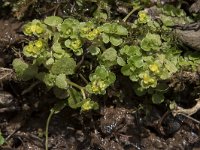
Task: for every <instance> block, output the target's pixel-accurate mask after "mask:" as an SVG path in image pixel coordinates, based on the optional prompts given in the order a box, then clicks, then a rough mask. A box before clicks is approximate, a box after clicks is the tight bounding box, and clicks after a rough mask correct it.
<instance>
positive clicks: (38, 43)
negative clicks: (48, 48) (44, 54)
mask: <svg viewBox="0 0 200 150" xmlns="http://www.w3.org/2000/svg"><path fill="white" fill-rule="evenodd" d="M35 46H36V47H37V48H42V47H43V41H42V40H37V41H35Z"/></svg>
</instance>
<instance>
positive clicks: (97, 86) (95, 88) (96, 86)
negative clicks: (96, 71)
mask: <svg viewBox="0 0 200 150" xmlns="http://www.w3.org/2000/svg"><path fill="white" fill-rule="evenodd" d="M91 89H92V92H94V93H101V92H102V91H104V90H105V89H106V84H105V82H104V81H101V80H95V81H94V82H92V86H91Z"/></svg>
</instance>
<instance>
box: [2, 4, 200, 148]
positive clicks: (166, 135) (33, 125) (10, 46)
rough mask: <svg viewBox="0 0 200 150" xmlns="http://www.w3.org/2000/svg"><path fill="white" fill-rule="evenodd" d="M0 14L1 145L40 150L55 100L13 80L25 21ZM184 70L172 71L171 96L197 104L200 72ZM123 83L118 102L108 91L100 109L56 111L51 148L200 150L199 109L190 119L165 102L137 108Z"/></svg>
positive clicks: (183, 103) (39, 89) (40, 88)
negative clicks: (168, 107)
mask: <svg viewBox="0 0 200 150" xmlns="http://www.w3.org/2000/svg"><path fill="white" fill-rule="evenodd" d="M48 6H51V5H48ZM51 7H52V6H51ZM55 9H56V8H55ZM52 10H54V8H53V9H52ZM45 12H46V9H45ZM49 12H51V11H49ZM49 12H48V13H49ZM9 15H10V14H9ZM3 18H4V19H0V81H1V87H0V88H1V90H0V131H1V132H2V134H3V136H4V138H5V139H6V143H5V144H4V145H3V146H1V147H0V149H2V150H14V149H16V150H43V149H44V143H45V136H44V133H45V126H46V121H47V118H48V115H49V113H50V108H52V106H53V105H54V103H55V101H58V99H56V98H55V97H54V96H53V95H51V94H50V93H51V92H47V91H45V88H44V85H42V84H36V86H34V88H33V89H31V91H28V92H26V91H24V90H26V89H28V88H29V87H30V86H31V85H32V84H34V83H35V81H32V83H31V82H30V83H22V82H17V81H16V80H15V79H14V72H13V70H12V69H9V68H11V67H12V66H11V63H12V59H13V58H14V57H15V55H18V53H17V52H18V51H20V46H19V45H20V44H19V42H22V41H25V37H24V36H23V35H22V33H21V26H22V25H23V23H24V22H23V21H19V20H16V19H13V18H12V17H11V18H8V19H5V18H7V17H5V14H4V17H3ZM187 73H188V72H187ZM187 73H179V74H176V75H174V77H173V78H172V80H171V84H170V85H171V87H172V88H174V89H175V90H174V91H175V92H174V91H173V92H172V94H173V95H177V96H179V97H180V99H181V101H180V103H179V104H180V105H181V106H184V107H187V108H188V107H192V106H193V105H195V101H194V97H193V95H192V91H195V90H198V89H199V87H198V84H197V82H199V74H198V73H188V74H187ZM192 77H194V78H192ZM120 80H123V81H124V80H125V79H120ZM123 81H122V86H123V87H124V88H125V89H123V92H124V95H125V99H126V98H127V99H131V102H127V101H126V103H125V102H116V101H115V100H114V98H113V97H112V94H111V98H109V99H108V100H103V102H102V104H101V107H100V110H99V111H93V112H87V113H80V110H72V109H71V108H69V107H66V108H65V109H64V110H62V111H61V112H60V113H59V114H56V115H54V116H53V118H52V119H51V121H50V126H49V150H147V149H148V150H151V149H152V150H155V149H163V150H165V149H167V150H184V149H185V150H198V149H200V124H199V122H198V120H200V111H198V112H197V113H195V114H194V115H193V116H191V118H188V117H186V116H183V115H177V116H173V115H172V113H171V112H169V111H167V110H166V109H165V106H163V105H162V106H161V105H159V106H156V105H151V104H146V102H145V100H144V106H143V107H145V108H144V109H142V108H141V109H139V106H138V104H136V103H135V102H134V99H136V97H134V95H133V94H132V93H131V91H129V90H130V88H129V86H130V85H129V84H126V85H124V84H125V83H124V82H123ZM179 85H181V86H184V88H182V87H181V88H180V86H179ZM185 87H188V88H185ZM190 87H192V88H190ZM167 96H168V97H169V98H170V95H167ZM141 99H142V98H141ZM186 100H187V102H186ZM136 108H137V109H136ZM144 110H146V111H144ZM194 119H196V120H194Z"/></svg>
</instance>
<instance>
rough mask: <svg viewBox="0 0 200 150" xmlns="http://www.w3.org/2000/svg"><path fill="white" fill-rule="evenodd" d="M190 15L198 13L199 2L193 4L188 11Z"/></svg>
mask: <svg viewBox="0 0 200 150" xmlns="http://www.w3.org/2000/svg"><path fill="white" fill-rule="evenodd" d="M189 11H190V12H191V13H199V12H200V0H197V1H196V2H195V3H193V4H192V5H191V7H190V9H189Z"/></svg>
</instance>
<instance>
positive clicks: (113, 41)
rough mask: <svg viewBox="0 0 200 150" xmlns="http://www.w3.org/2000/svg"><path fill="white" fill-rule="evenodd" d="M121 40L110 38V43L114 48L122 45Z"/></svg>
mask: <svg viewBox="0 0 200 150" xmlns="http://www.w3.org/2000/svg"><path fill="white" fill-rule="evenodd" d="M122 42H123V40H122V39H121V38H116V37H114V36H110V43H111V44H112V45H114V46H119V45H120V44H122Z"/></svg>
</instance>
